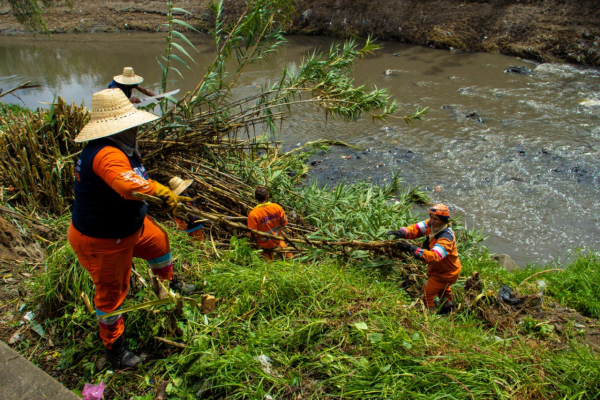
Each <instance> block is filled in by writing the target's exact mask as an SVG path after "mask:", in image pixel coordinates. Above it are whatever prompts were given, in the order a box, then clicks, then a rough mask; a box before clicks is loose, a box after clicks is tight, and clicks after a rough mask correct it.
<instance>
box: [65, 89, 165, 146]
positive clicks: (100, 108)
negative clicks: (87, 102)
mask: <svg viewBox="0 0 600 400" xmlns="http://www.w3.org/2000/svg"><path fill="white" fill-rule="evenodd" d="M157 119H158V117H157V116H156V115H154V114H150V113H149V112H146V111H141V110H137V109H136V108H135V107H134V106H133V104H131V102H130V101H129V99H128V98H127V97H126V96H125V94H124V93H123V91H122V90H121V89H104V90H102V91H100V92H98V93H94V94H93V95H92V112H91V113H90V121H89V122H88V123H87V124H86V125H85V126H84V127H83V129H82V130H81V131H80V132H79V135H77V137H76V138H75V141H76V142H87V141H88V140H94V139H100V138H103V137H107V136H111V135H114V134H116V133H119V132H123V131H125V130H127V129H129V128H133V127H135V126H139V125H143V124H146V123H148V122H152V121H155V120H157Z"/></svg>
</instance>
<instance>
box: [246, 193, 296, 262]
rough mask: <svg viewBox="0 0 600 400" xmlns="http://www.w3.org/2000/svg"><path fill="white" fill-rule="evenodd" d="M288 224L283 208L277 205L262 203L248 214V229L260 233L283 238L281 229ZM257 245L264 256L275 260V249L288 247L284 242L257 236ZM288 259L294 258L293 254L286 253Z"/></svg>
mask: <svg viewBox="0 0 600 400" xmlns="http://www.w3.org/2000/svg"><path fill="white" fill-rule="evenodd" d="M287 223H288V221H287V217H286V216H285V212H284V211H283V208H281V206H280V205H279V204H276V203H270V202H269V203H262V204H259V205H257V206H256V207H254V209H253V210H252V211H250V214H248V227H249V228H251V229H255V230H257V231H260V232H266V233H270V234H272V235H276V236H281V227H282V226H286V225H287ZM256 244H258V245H259V246H260V247H261V248H262V249H263V255H264V256H265V258H267V259H269V260H271V261H272V260H273V259H274V257H273V249H274V248H275V247H287V245H286V244H285V242H284V241H283V240H275V239H269V238H266V237H263V236H257V238H256ZM285 257H286V258H292V253H286V255H285Z"/></svg>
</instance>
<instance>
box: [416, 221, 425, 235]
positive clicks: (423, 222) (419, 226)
mask: <svg viewBox="0 0 600 400" xmlns="http://www.w3.org/2000/svg"><path fill="white" fill-rule="evenodd" d="M417 227H418V228H419V230H420V231H421V233H423V234H425V232H427V224H425V221H421V222H419V223H417Z"/></svg>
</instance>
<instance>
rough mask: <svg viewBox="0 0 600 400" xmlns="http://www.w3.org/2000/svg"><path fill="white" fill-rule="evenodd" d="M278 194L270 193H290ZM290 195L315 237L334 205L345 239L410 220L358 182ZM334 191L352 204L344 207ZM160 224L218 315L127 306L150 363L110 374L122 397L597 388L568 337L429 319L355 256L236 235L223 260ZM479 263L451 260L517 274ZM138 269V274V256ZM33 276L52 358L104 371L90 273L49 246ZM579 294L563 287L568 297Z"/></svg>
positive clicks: (576, 394)
mask: <svg viewBox="0 0 600 400" xmlns="http://www.w3.org/2000/svg"><path fill="white" fill-rule="evenodd" d="M283 188H284V187H283V186H282V187H281V188H280V189H281V192H276V194H277V195H278V196H279V195H283V193H286V195H287V196H289V195H290V193H289V192H287V190H283ZM290 190H295V192H294V193H295V196H293V195H292V197H294V198H297V200H296V201H297V202H298V203H297V204H296V207H297V209H298V210H301V209H302V211H303V212H304V211H306V212H312V213H313V215H312V216H311V218H315V220H320V221H321V224H322V225H321V226H320V227H319V229H321V230H323V231H324V230H326V229H330V228H331V227H334V225H329V223H328V222H327V218H326V217H327V216H329V213H330V209H331V208H332V207H337V205H336V204H338V203H339V207H340V209H341V210H346V212H345V214H347V215H348V214H350V213H354V214H356V215H353V216H349V215H348V220H349V221H343V220H342V221H337V222H336V223H337V224H339V225H340V226H342V227H343V229H345V230H346V233H347V234H353V233H352V232H353V231H352V229H358V228H360V229H361V230H362V229H366V227H369V226H374V228H373V230H374V232H379V230H383V229H384V226H385V225H388V224H389V226H390V227H392V225H394V223H395V222H399V223H398V224H397V225H395V226H393V227H394V228H396V227H398V226H400V225H403V224H404V223H411V222H415V221H417V220H418V218H417V216H415V215H411V214H410V212H408V211H407V210H408V209H409V205H410V203H409V200H408V199H409V198H410V196H398V195H396V196H395V199H396V200H399V204H395V203H394V202H391V201H389V200H390V195H391V193H390V192H389V191H387V190H385V189H378V188H373V187H369V186H368V185H366V184H357V185H342V186H340V187H338V188H335V189H333V190H327V189H324V188H319V187H316V186H314V185H311V186H308V187H305V188H304V189H303V191H300V190H298V188H293V189H290ZM317 195H318V197H313V200H314V199H317V198H318V199H320V201H321V203H320V204H317V205H314V203H315V202H309V201H308V199H310V198H311V196H317ZM344 195H348V196H350V198H353V199H354V200H356V203H357V205H354V204H347V203H345V202H344V199H343V196H344ZM352 196H354V197H352ZM303 199H304V200H303ZM303 201H306V203H307V204H304V203H303ZM350 206H352V207H353V208H352V209H349V208H348V207H350ZM311 210H312V211H311ZM297 212H300V211H297ZM377 213H380V214H381V215H382V218H381V219H379V220H376V219H375V218H374V217H373V215H375V214H377ZM395 217H398V220H397V221H396V219H395ZM369 218H373V219H374V220H375V221H381V222H380V223H381V225H377V224H376V223H375V222H372V221H369ZM403 218H404V220H403ZM345 224H350V225H345ZM167 228H168V227H167ZM331 229H333V228H331ZM340 229H342V228H340ZM385 229H387V227H386V228H385ZM168 230H169V236H170V238H171V247H172V251H173V256H174V260H175V270H176V272H177V273H178V274H179V275H180V276H183V278H184V279H185V280H186V281H188V282H193V283H196V284H197V285H198V286H199V291H198V292H197V293H196V294H194V295H193V297H199V296H200V294H201V293H211V294H213V295H215V296H216V297H217V298H218V303H217V310H216V312H215V313H213V314H210V315H206V316H204V315H201V314H200V313H199V312H198V310H193V309H191V308H189V306H186V307H185V308H184V310H183V314H181V315H180V314H177V313H175V312H173V311H172V309H171V308H169V307H166V308H161V309H157V310H138V311H135V312H132V313H129V314H125V322H126V337H127V338H128V340H129V341H130V344H131V346H132V348H133V349H135V351H137V352H138V353H146V354H149V355H150V357H149V360H148V361H147V363H146V364H145V366H144V367H143V369H142V370H140V371H139V372H137V373H136V374H118V375H115V376H113V375H110V383H109V392H108V393H109V394H110V395H111V396H112V395H114V396H116V397H117V398H120V397H127V398H130V397H131V394H132V393H135V394H136V395H138V396H139V397H134V398H152V396H153V394H152V393H153V390H154V387H155V385H156V384H157V383H158V382H160V381H161V380H168V381H169V382H170V385H169V386H168V392H169V395H170V396H171V397H173V398H190V399H192V398H197V397H202V398H218V397H224V398H232V399H236V398H240V399H241V398H264V396H265V395H266V394H268V395H270V396H272V397H274V398H295V399H297V398H300V396H301V398H302V399H307V398H314V399H317V398H330V397H333V398H424V399H425V398H427V399H429V398H459V399H471V398H505V399H513V398H523V399H530V398H594V397H595V396H597V393H598V389H599V382H600V363H599V362H598V359H597V355H596V354H595V353H594V352H593V351H592V350H590V349H589V348H587V347H586V346H585V345H584V344H580V343H578V342H576V341H575V340H576V339H574V340H573V341H572V342H568V349H566V350H556V349H555V347H553V345H552V343H553V342H552V341H551V340H550V341H544V340H543V339H539V338H536V339H532V338H529V337H527V336H519V335H518V334H515V336H511V335H510V334H503V335H501V336H502V337H501V338H498V337H497V336H498V335H499V333H497V332H496V331H495V330H494V329H489V328H486V327H485V325H484V324H483V323H482V322H481V321H479V320H478V319H477V317H476V316H474V315H472V314H469V313H458V314H455V315H454V316H453V317H452V318H441V317H435V316H430V315H426V314H424V313H423V312H422V310H421V309H420V307H419V306H416V307H415V306H414V304H413V301H414V299H413V298H411V297H410V296H409V295H408V294H407V293H406V292H405V291H404V290H403V289H402V288H401V287H399V286H398V284H397V281H398V278H397V277H396V276H394V273H390V271H389V270H384V269H380V268H364V266H366V265H367V264H366V263H363V264H357V263H356V260H355V259H345V258H340V257H337V256H329V255H327V254H323V253H320V254H318V256H313V257H306V258H305V259H304V260H302V259H294V260H292V261H291V262H285V261H277V262H274V263H265V261H264V259H263V258H262V256H261V254H260V251H258V250H255V249H253V248H251V247H249V245H248V242H247V239H246V238H239V239H236V238H233V239H232V240H231V245H230V247H229V249H227V250H223V249H221V250H220V251H219V254H220V258H213V257H211V256H209V255H210V254H211V253H212V246H211V244H210V243H198V242H195V241H192V240H190V238H188V237H187V236H186V235H184V234H182V233H181V232H179V231H172V230H171V229H169V228H168ZM469 235H471V237H472V236H473V235H472V234H471V233H469ZM467 236H468V235H467ZM473 247H474V248H477V247H476V246H473ZM489 259H490V258H489V255H488V254H487V253H486V252H485V251H480V250H469V252H468V254H463V255H462V260H463V263H464V264H465V265H467V266H468V267H467V269H477V270H480V271H483V272H482V274H484V273H486V272H488V271H489V272H490V275H489V276H490V277H492V278H491V279H498V280H496V282H498V281H500V280H501V281H509V282H510V279H513V280H514V282H519V281H522V280H523V279H524V278H525V275H526V272H523V273H517V274H514V275H510V274H509V273H507V272H502V271H500V270H497V269H496V270H492V266H491V264H490V265H488V261H489ZM582 260H583V261H582ZM595 261H597V260H594V262H595ZM586 262H587V263H588V264H586ZM581 263H584V264H586V265H590V266H591V265H593V263H592V262H590V260H587V261H586V258H585V257H583V258H581V259H578V260H576V261H575V262H574V264H573V265H572V266H573V267H575V268H581ZM359 265H362V266H363V268H357V266H359ZM135 268H136V270H137V272H138V273H139V274H141V275H142V276H145V274H146V267H145V265H144V263H143V262H141V263H139V262H138V263H136V266H135ZM569 268H570V267H569ZM569 268H567V270H568V269H569ZM492 271H495V272H496V273H495V274H494V273H492ZM486 279H487V276H486ZM44 282H45V284H44V287H45V289H46V291H45V292H44V293H45V295H44V296H45V297H44V299H45V301H46V302H50V303H55V304H58V305H60V306H61V307H62V308H61V310H63V312H64V313H65V314H64V315H62V316H61V315H60V312H59V313H57V316H56V318H55V319H54V320H52V321H50V322H49V323H48V326H46V329H47V331H49V332H50V331H51V326H52V325H56V326H59V327H60V330H58V331H57V337H59V338H61V340H57V342H60V343H62V344H63V345H65V346H66V350H64V351H63V352H62V356H61V361H60V363H59V366H60V367H61V368H66V369H74V370H77V371H83V372H82V373H84V374H85V375H86V376H87V378H86V382H87V381H93V382H97V381H98V380H100V379H103V378H106V377H109V375H106V372H105V371H98V370H96V367H95V365H96V364H95V361H96V360H97V359H98V358H99V357H101V350H100V349H101V345H100V343H99V340H98V338H97V336H96V334H95V329H96V328H95V320H94V317H93V316H92V315H90V314H87V313H86V312H85V308H84V305H83V302H82V300H81V299H80V298H79V297H78V292H79V291H84V292H87V293H88V294H91V293H90V292H89V291H90V289H91V286H90V281H89V278H87V279H86V278H85V272H84V271H83V269H82V268H81V267H80V266H77V265H76V263H74V256H73V254H72V252H71V251H70V249H69V248H68V246H63V247H60V246H59V247H57V249H56V251H55V252H54V253H53V254H52V256H51V257H50V258H49V261H48V274H47V275H46V279H45V281H44ZM551 286H552V284H551V283H550V282H549V287H551ZM582 288H583V286H582ZM579 290H580V288H579V287H573V289H572V291H573V293H576V292H578V291H579ZM151 298H152V295H151V293H150V292H149V290H148V289H144V288H141V287H139V286H136V287H135V288H134V289H133V290H132V292H131V294H130V296H129V297H128V298H127V300H126V303H127V304H131V303H136V302H141V301H144V300H148V299H151ZM411 305H412V306H411ZM155 336H161V337H166V338H168V339H170V340H173V341H176V342H179V343H184V344H185V345H186V348H185V349H183V350H179V351H177V352H174V351H173V348H170V347H168V346H166V345H164V344H158V342H156V340H154V339H153V338H154V337H155ZM53 340H55V339H53ZM565 340H568V339H566V338H565ZM260 356H267V357H269V359H270V360H271V361H270V363H271V366H270V367H268V366H265V365H263V364H262V363H261V361H260V359H259V357H260ZM263 359H264V358H263ZM151 380H152V381H154V382H156V383H152V381H151ZM81 385H83V381H82V382H81V383H80V386H81ZM145 393H147V394H145Z"/></svg>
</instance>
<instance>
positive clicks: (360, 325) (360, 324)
mask: <svg viewBox="0 0 600 400" xmlns="http://www.w3.org/2000/svg"><path fill="white" fill-rule="evenodd" d="M354 327H355V328H356V329H358V330H359V331H366V330H367V329H369V327H368V326H367V324H365V323H364V322H357V323H355V324H354Z"/></svg>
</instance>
